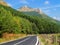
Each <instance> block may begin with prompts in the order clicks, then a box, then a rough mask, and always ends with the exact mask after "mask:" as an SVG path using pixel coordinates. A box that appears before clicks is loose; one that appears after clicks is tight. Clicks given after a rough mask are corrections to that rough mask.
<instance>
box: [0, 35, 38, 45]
mask: <svg viewBox="0 0 60 45" xmlns="http://www.w3.org/2000/svg"><path fill="white" fill-rule="evenodd" d="M0 45H38V40H37V36H28V37H25V38H22V39H18V40H15V41H11V42H7V43H3V44H0Z"/></svg>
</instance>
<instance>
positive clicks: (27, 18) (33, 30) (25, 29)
mask: <svg viewBox="0 0 60 45" xmlns="http://www.w3.org/2000/svg"><path fill="white" fill-rule="evenodd" d="M31 14H32V13H31ZM31 14H30V15H29V14H25V13H23V12H19V11H17V10H15V9H12V8H11V7H6V6H3V5H0V35H1V34H3V33H6V32H7V33H24V34H41V33H42V34H43V33H60V25H59V24H58V23H57V21H56V20H53V19H50V18H49V17H47V18H44V17H41V16H42V15H41V16H40V15H38V14H37V13H36V15H38V16H34V14H35V12H34V14H33V15H31ZM39 16H40V17H39Z"/></svg>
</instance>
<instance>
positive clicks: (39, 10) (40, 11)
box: [18, 5, 42, 14]
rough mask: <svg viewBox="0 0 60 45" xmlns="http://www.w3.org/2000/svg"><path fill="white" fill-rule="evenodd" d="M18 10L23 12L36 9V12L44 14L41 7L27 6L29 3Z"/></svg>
mask: <svg viewBox="0 0 60 45" xmlns="http://www.w3.org/2000/svg"><path fill="white" fill-rule="evenodd" d="M18 10H19V11H21V12H31V11H35V12H38V13H40V14H42V10H41V9H39V8H31V7H29V6H27V5H25V6H23V7H21V8H19V9H18Z"/></svg>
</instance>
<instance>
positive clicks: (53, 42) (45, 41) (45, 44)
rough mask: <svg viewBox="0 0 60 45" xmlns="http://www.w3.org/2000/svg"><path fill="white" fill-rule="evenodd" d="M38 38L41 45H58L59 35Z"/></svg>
mask: <svg viewBox="0 0 60 45" xmlns="http://www.w3.org/2000/svg"><path fill="white" fill-rule="evenodd" d="M38 37H39V40H40V42H42V45H59V42H58V40H60V34H40V35H38Z"/></svg>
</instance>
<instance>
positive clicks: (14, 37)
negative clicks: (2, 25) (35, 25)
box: [0, 34, 27, 43]
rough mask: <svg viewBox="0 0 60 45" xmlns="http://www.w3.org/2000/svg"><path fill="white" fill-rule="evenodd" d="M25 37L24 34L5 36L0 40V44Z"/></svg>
mask: <svg viewBox="0 0 60 45" xmlns="http://www.w3.org/2000/svg"><path fill="white" fill-rule="evenodd" d="M26 36H27V35H26V34H6V35H5V36H3V37H2V38H0V43H2V42H7V41H10V40H15V39H20V38H23V37H26Z"/></svg>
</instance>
